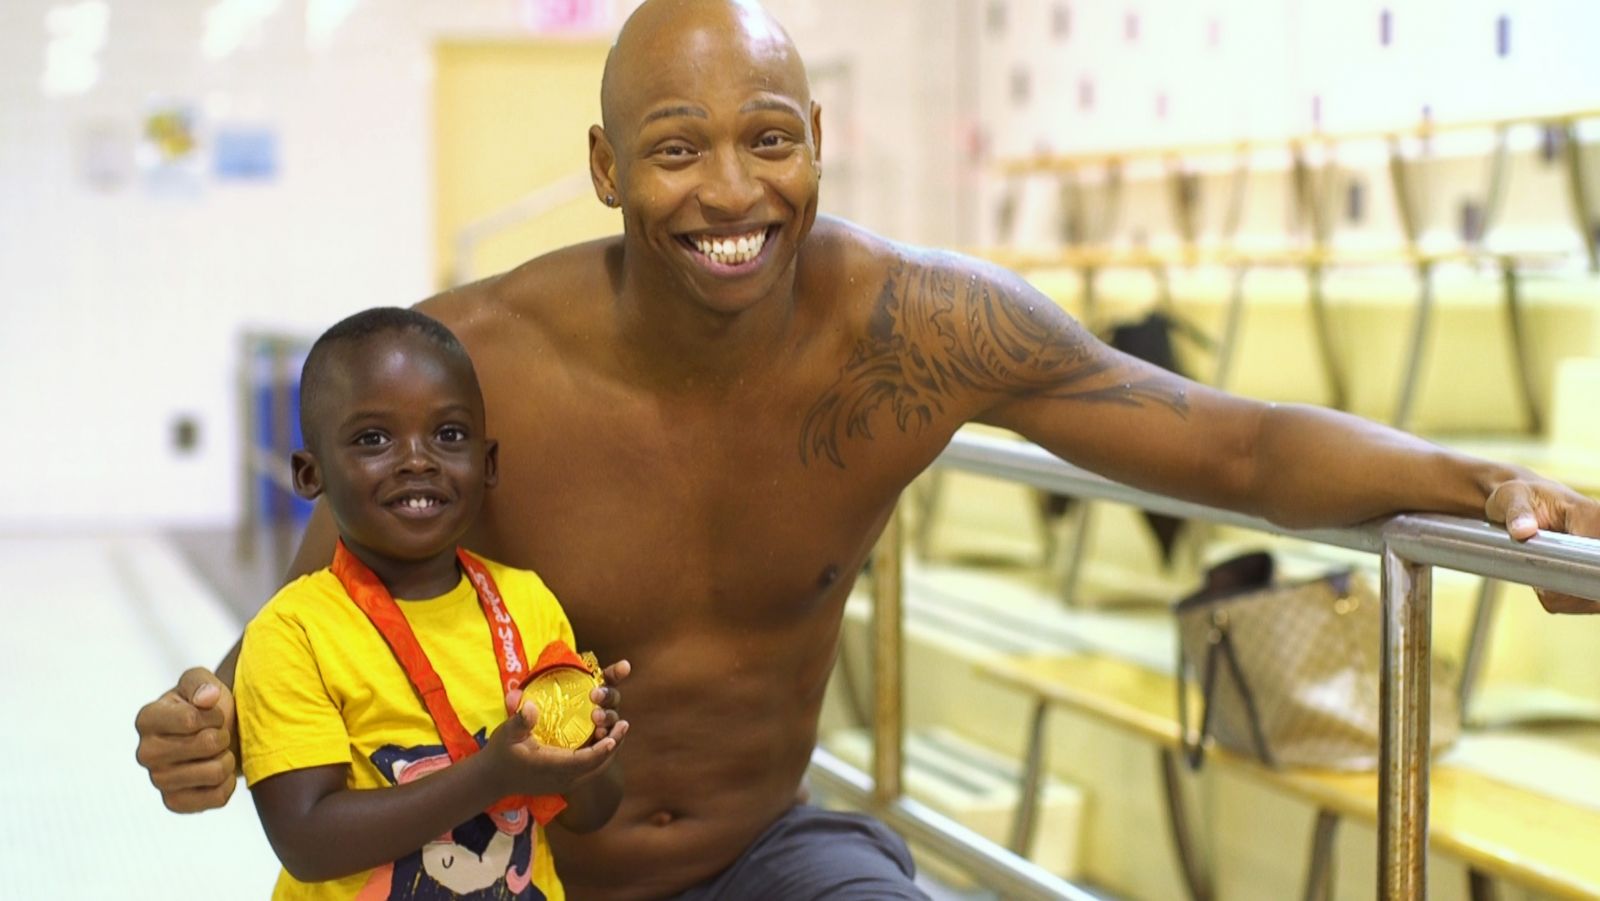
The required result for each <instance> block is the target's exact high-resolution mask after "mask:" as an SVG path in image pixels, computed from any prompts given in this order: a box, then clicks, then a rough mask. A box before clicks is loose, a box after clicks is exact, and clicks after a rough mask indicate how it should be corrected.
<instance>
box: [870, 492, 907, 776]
mask: <svg viewBox="0 0 1600 901" xmlns="http://www.w3.org/2000/svg"><path fill="white" fill-rule="evenodd" d="M903 544H904V541H903V539H902V537H901V528H900V509H899V507H896V508H895V510H894V512H893V513H891V514H889V522H888V523H887V524H885V525H884V527H883V534H882V535H880V536H878V544H877V547H876V548H874V549H873V552H872V796H873V800H874V801H876V802H877V803H878V804H885V805H886V804H888V803H889V802H890V801H893V800H894V799H896V798H898V797H900V795H901V773H902V771H903V763H902V760H903V755H904V750H905V746H904V742H905V709H904V707H903V705H902V704H901V700H902V698H901V689H902V687H903V682H902V680H903V678H904V674H905V667H904V665H903V662H902V659H901V650H902V636H901V620H902V619H903V617H902V614H901V590H902V580H901V571H900V569H901V555H902V551H903Z"/></svg>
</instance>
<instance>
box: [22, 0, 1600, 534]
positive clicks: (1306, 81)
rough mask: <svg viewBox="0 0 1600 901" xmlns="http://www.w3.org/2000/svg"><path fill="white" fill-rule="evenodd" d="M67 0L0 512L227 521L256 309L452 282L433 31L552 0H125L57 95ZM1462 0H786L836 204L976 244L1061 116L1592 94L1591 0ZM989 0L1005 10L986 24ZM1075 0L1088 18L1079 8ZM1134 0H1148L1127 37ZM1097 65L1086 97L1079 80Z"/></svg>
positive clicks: (1514, 102)
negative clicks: (1498, 2)
mask: <svg viewBox="0 0 1600 901" xmlns="http://www.w3.org/2000/svg"><path fill="white" fill-rule="evenodd" d="M75 2H77V0H4V2H0V403H3V405H4V406H3V409H4V410H5V412H6V413H7V414H9V416H8V418H9V420H10V421H11V422H13V423H17V424H19V425H20V426H21V432H20V436H21V437H20V440H13V441H9V442H6V443H5V444H4V445H3V448H4V449H3V450H0V467H3V470H0V471H4V472H5V473H6V474H7V477H6V478H5V479H4V480H3V481H0V531H8V532H26V531H33V530H37V529H41V528H43V529H82V528H86V527H90V528H104V527H115V526H120V525H133V524H172V525H175V524H217V525H221V524H227V523H230V522H231V521H233V519H234V518H235V517H236V516H237V514H238V511H239V494H240V486H239V483H238V480H239V473H238V463H237V459H238V450H239V448H238V444H239V440H238V434H239V429H240V426H239V423H238V420H237V411H236V409H235V406H236V398H235V394H236V382H235V379H236V375H235V373H236V365H237V362H238V360H237V356H238V353H237V347H238V340H239V332H240V330H241V329H242V328H245V327H252V326H254V327H264V328H271V329H286V330H295V331H301V332H306V333H314V332H315V331H317V330H318V329H320V328H321V327H323V326H325V325H326V324H327V323H329V322H331V321H332V320H334V319H335V318H337V317H338V316H340V315H342V314H344V313H347V312H349V311H352V310H355V309H358V308H361V307H366V306H371V305H375V304H382V303H395V304H405V303H410V302H413V301H415V300H417V299H420V298H422V297H424V296H427V295H428V294H430V293H432V291H433V290H434V289H435V287H436V286H435V285H433V284H431V277H430V273H431V272H434V271H436V270H435V266H434V261H433V260H432V258H431V257H432V253H433V251H432V244H431V237H430V234H431V231H430V230H431V228H432V210H431V196H432V162H431V158H430V150H429V147H430V140H431V134H430V121H429V120H430V116H429V102H430V93H429V92H430V81H429V79H430V68H431V66H430V57H431V45H432V43H433V41H434V40H435V39H437V38H439V37H441V36H450V37H463V36H508V37H514V36H517V35H521V34H525V32H524V31H523V30H522V26H521V25H520V24H519V22H518V15H519V11H520V10H521V9H523V8H525V6H526V4H529V3H534V2H537V0H450V2H448V3H445V2H436V0H384V2H378V0H356V2H353V3H352V4H351V7H352V12H351V14H350V17H349V18H348V20H347V21H345V22H344V24H343V25H342V26H341V27H340V28H339V29H338V30H337V31H336V32H334V34H333V36H332V39H331V41H330V42H329V43H328V44H327V45H326V46H322V47H316V48H312V47H308V41H307V29H306V25H305V10H306V5H307V0H279V3H278V9H277V10H276V12H274V13H272V14H271V15H270V16H269V17H268V18H267V19H266V20H265V22H264V24H263V25H262V26H261V27H260V29H259V30H258V32H257V33H254V34H253V35H251V36H250V38H249V40H247V41H246V42H245V44H244V46H242V47H241V48H240V49H239V50H238V51H237V52H235V53H233V54H232V55H230V56H228V57H227V58H226V59H224V60H221V61H209V60H207V59H206V58H204V56H203V55H202V53H201V49H200V43H201V39H202V35H203V33H204V29H205V23H206V21H207V18H206V17H207V15H208V11H209V10H211V9H213V8H214V7H215V6H216V5H217V4H218V3H219V2H223V0H163V2H161V3H145V2H138V0H108V2H107V4H106V5H107V7H108V8H109V9H110V27H109V31H108V40H107V42H106V45H105V47H104V50H103V52H101V53H100V54H99V60H100V63H101V73H100V79H99V81H98V83H97V84H96V85H95V86H94V87H93V88H92V89H91V90H89V91H88V92H87V93H84V94H81V95H75V96H66V97H47V96H46V95H45V94H44V93H43V91H42V90H41V76H42V74H43V72H44V71H45V68H46V59H47V49H46V46H47V38H48V36H49V32H48V30H47V27H46V17H47V14H48V13H49V12H50V11H51V10H52V9H55V8H58V7H65V6H72V5H73V4H74V3H75ZM227 2H233V3H239V2H240V0H227ZM337 2H338V0H336V2H335V5H337ZM634 2H635V0H615V6H616V7H617V8H618V12H619V13H620V12H621V11H623V10H626V9H628V8H631V7H632V5H633V3H634ZM256 3H257V4H261V3H266V4H267V5H269V6H270V5H271V0H256ZM1441 3H1442V0H1409V2H1408V0H1395V2H1394V3H1393V4H1391V5H1392V8H1393V16H1394V29H1395V31H1394V34H1395V46H1394V47H1393V48H1390V49H1392V50H1395V51H1396V52H1395V54H1392V55H1390V56H1389V57H1387V58H1384V57H1383V56H1382V54H1380V53H1379V52H1378V51H1375V50H1373V49H1372V48H1371V47H1365V49H1363V47H1357V46H1355V44H1357V43H1360V42H1361V41H1366V43H1368V44H1373V43H1375V41H1374V40H1373V35H1371V34H1369V33H1368V32H1374V31H1375V29H1376V24H1375V22H1376V16H1377V10H1378V9H1379V8H1380V7H1381V4H1378V3H1375V2H1363V3H1357V4H1334V3H1322V2H1312V0H1277V2H1271V3H1263V2H1254V0H1218V2H1216V3H1212V4H1209V5H1208V6H1206V7H1205V8H1204V9H1202V8H1200V7H1196V6H1194V5H1193V4H1188V3H1174V2H1156V0H1144V2H1139V3H1134V4H1127V5H1125V6H1126V9H1124V6H1118V5H1112V4H1104V3H1099V2H1091V0H871V2H865V3H863V2H859V0H855V2H847V0H772V2H771V3H770V5H771V7H772V8H773V10H774V11H775V12H776V13H777V14H778V16H779V17H780V18H781V19H782V20H783V21H784V22H785V24H786V25H787V26H788V27H789V29H790V31H791V32H792V33H793V34H794V36H795V38H796V41H797V43H798V44H799V45H800V47H801V50H802V53H803V55H804V56H805V58H806V60H807V62H808V63H809V64H810V65H811V67H812V69H813V71H814V72H816V73H817V77H816V83H817V87H816V92H817V95H818V97H819V99H821V100H822V101H823V103H824V125H825V146H824V165H825V171H826V172H827V177H826V179H825V181H824V184H823V208H824V210H825V211H830V212H836V213H840V214H843V215H846V216H849V217H851V218H854V219H857V220H858V221H861V222H862V223H864V224H866V225H868V226H869V227H872V228H875V229H878V230H880V231H882V232H884V233H885V234H887V235H890V236H892V237H895V238H900V239H903V240H908V241H913V242H918V243H926V244H935V245H943V246H956V247H969V246H972V245H974V244H977V243H980V238H983V239H992V238H993V237H994V235H993V229H992V220H993V215H992V211H993V206H994V203H993V201H994V196H995V195H994V194H993V192H992V191H991V192H990V193H987V194H983V195H980V193H979V190H978V188H979V187H980V186H982V185H983V184H984V183H985V182H993V181H994V179H992V178H990V177H988V176H987V175H986V173H987V172H989V171H990V167H992V165H993V163H994V161H995V160H996V159H998V158H999V157H1002V156H1005V155H1009V154H1014V153H1019V152H1025V151H1028V150H1032V149H1036V148H1039V147H1045V146H1048V147H1053V148H1056V149H1070V148H1088V147H1103V146H1109V145H1115V144H1119V143H1156V142H1163V141H1170V140H1179V139H1185V138H1196V137H1205V138H1215V137H1234V136H1238V135H1243V134H1256V135H1265V134H1281V133H1286V132H1287V131H1291V130H1294V129H1297V128H1300V127H1303V125H1304V121H1303V120H1304V117H1305V115H1306V112H1305V107H1306V95H1307V92H1308V91H1313V90H1318V91H1326V92H1327V97H1326V99H1325V100H1324V108H1325V124H1326V125H1327V126H1328V127H1329V128H1334V127H1347V126H1354V125H1356V124H1370V123H1366V122H1364V121H1362V122H1358V121H1357V120H1358V119H1360V118H1361V117H1362V116H1372V115H1376V114H1377V113H1376V112H1374V111H1382V110H1386V109H1388V108H1389V106H1394V105H1395V104H1399V105H1400V106H1404V107H1406V108H1408V109H1409V108H1410V107H1413V106H1415V105H1416V104H1417V102H1418V101H1419V100H1424V101H1425V102H1430V103H1433V104H1434V107H1435V110H1436V113H1437V115H1438V116H1440V117H1441V118H1442V117H1445V116H1447V115H1448V116H1452V117H1455V116H1458V115H1483V114H1503V113H1513V112H1523V111H1526V110H1528V109H1531V108H1537V109H1551V108H1562V107H1570V106H1575V105H1583V104H1582V103H1580V101H1584V100H1586V99H1587V105H1589V106H1596V105H1600V98H1597V97H1596V96H1595V93H1596V90H1597V89H1596V85H1600V70H1597V66H1600V64H1597V63H1595V62H1594V60H1593V57H1592V56H1586V55H1583V54H1582V53H1581V52H1580V51H1581V50H1582V44H1581V41H1580V37H1579V35H1580V34H1581V33H1584V32H1585V31H1586V30H1587V32H1589V33H1592V32H1594V31H1595V30H1596V29H1600V13H1597V10H1600V7H1596V6H1595V5H1594V4H1590V3H1587V2H1584V0H1539V2H1536V3H1529V4H1519V5H1517V8H1516V9H1515V10H1514V11H1513V12H1512V16H1513V20H1514V21H1513V30H1512V54H1511V56H1510V57H1508V58H1506V59H1499V58H1497V57H1494V56H1493V54H1492V52H1491V51H1492V40H1491V36H1492V19H1493V18H1494V16H1496V15H1498V14H1499V8H1498V7H1496V6H1495V4H1493V3H1490V2H1489V0H1473V2H1470V3H1465V4H1456V5H1452V6H1451V7H1450V15H1446V14H1445V9H1444V8H1443V7H1442V6H1441V5H1440V4H1441ZM241 5H245V6H248V5H249V4H248V3H244V4H241ZM997 6H1000V7H1004V8H1005V13H1004V15H1005V18H1006V20H1007V25H1006V27H1005V28H1002V29H999V30H996V29H992V28H990V27H988V26H987V24H986V22H987V18H988V16H989V15H990V11H991V9H993V8H995V7H997ZM1058 8H1061V9H1065V10H1066V15H1067V17H1068V20H1069V28H1068V31H1067V33H1066V34H1065V35H1064V36H1061V37H1058V36H1056V35H1055V33H1054V29H1053V28H1052V25H1053V17H1054V16H1055V15H1056V10H1057V9H1058ZM1128 11H1133V12H1137V13H1138V14H1139V17H1140V26H1139V31H1140V36H1139V38H1138V39H1137V40H1136V41H1132V42H1129V41H1127V40H1126V39H1125V37H1123V35H1124V34H1125V31H1126V22H1125V15H1126V13H1127V12H1128ZM1212 20H1216V21H1217V22H1218V23H1219V26H1218V27H1219V28H1220V38H1219V42H1218V46H1216V47H1213V46H1211V45H1210V43H1209V38H1208V34H1209V30H1210V28H1211V25H1210V22H1211V21H1212ZM1441 22H1442V23H1445V24H1446V25H1447V26H1448V27H1443V26H1439V25H1438V23H1441ZM1422 23H1428V24H1427V26H1426V28H1424V26H1423V24H1422ZM1339 35H1346V36H1345V37H1343V38H1340V37H1339ZM1342 42H1343V43H1342ZM1347 43H1348V44H1349V46H1348V47H1347V46H1346V44H1347ZM1428 48H1433V49H1431V50H1430V49H1428ZM1438 48H1446V50H1449V53H1445V50H1439V49H1438ZM1449 48H1455V49H1453V50H1450V49H1449ZM1436 51H1437V52H1436ZM1438 53H1445V56H1443V57H1441V56H1438ZM1450 54H1454V55H1450ZM1369 57H1371V58H1369ZM1374 59H1376V60H1379V61H1380V62H1384V65H1382V66H1376V67H1374V64H1373V61H1374ZM1440 59H1443V60H1445V62H1446V63H1448V65H1446V64H1445V63H1440V62H1438V60H1440ZM1396 60H1399V62H1396ZM1418 61H1421V62H1418ZM1017 71H1026V72H1027V73H1028V75H1027V77H1028V78H1029V79H1030V81H1031V91H1030V92H1029V97H1028V99H1026V100H1025V101H1021V102H1018V101H1016V100H1014V99H1012V98H1011V97H1010V96H1009V83H1010V80H1011V79H1012V78H1013V77H1014V73H1015V72H1017ZM1463 73H1465V74H1463ZM1547 73H1548V74H1547ZM1085 78H1089V79H1092V80H1093V81H1094V83H1095V89H1094V90H1095V102H1094V104H1093V106H1092V109H1090V110H1082V109H1079V107H1078V104H1077V99H1076V98H1077V92H1078V83H1079V81H1081V80H1083V79H1085ZM1435 88H1437V91H1435V90H1434V89H1435ZM1160 93H1166V94H1167V95H1168V100H1167V108H1168V113H1167V115H1166V116H1165V117H1160V116H1158V115H1157V114H1156V111H1155V105H1154V104H1155V99H1154V98H1155V97H1156V96H1157V95H1158V94H1160ZM1435 93H1436V94H1437V96H1434V95H1435ZM1396 98H1398V99H1396ZM161 101H174V102H179V103H183V104H187V105H189V106H190V107H192V108H193V109H195V110H196V111H198V112H199V113H200V122H201V138H202V140H204V138H205V137H206V134H207V133H208V131H209V130H212V129H214V128H216V127H218V126H239V125H247V126H262V127H265V128H267V129H270V130H272V131H273V132H275V133H276V134H277V136H278V138H279V141H280V168H279V173H278V175H277V178H276V180H275V181H273V182H271V183H270V184H251V183H229V182H222V181H219V180H217V179H216V178H213V177H211V176H210V175H204V176H202V177H201V178H200V179H199V190H198V192H197V193H195V194H193V195H191V196H167V195H163V194H161V193H160V192H156V191H152V190H151V189H150V187H149V185H148V184H147V182H146V179H145V177H144V176H143V174H142V173H141V172H140V171H139V170H138V168H137V166H136V165H135V164H134V162H133V159H132V155H133V152H134V148H135V146H136V144H137V140H138V130H139V128H140V126H141V122H142V120H143V118H144V116H145V115H146V114H147V113H148V112H149V111H150V110H151V109H152V108H153V105H155V104H157V103H158V102H161ZM1391 101H1392V102H1391ZM1386 103H1387V104H1389V106H1385V105H1384V104H1386ZM1400 106H1395V109H1396V110H1398V109H1400ZM1297 117H1298V118H1297ZM1531 138H1532V136H1531V135H1530V136H1528V137H1527V138H1525V140H1531ZM91 146H94V147H98V148H99V150H100V153H101V156H99V157H97V159H99V160H100V163H99V165H98V166H97V167H95V168H96V171H104V170H109V171H110V172H111V173H113V174H115V173H116V172H117V171H119V170H120V171H121V172H122V173H123V179H122V181H121V183H120V184H118V185H117V186H115V187H112V188H110V189H97V188H93V187H91V186H90V185H89V184H88V183H87V179H86V175H85V171H86V168H89V167H86V164H85V162H84V153H85V149H86V148H88V147H91ZM205 156H206V154H205V152H204V149H202V152H201V157H202V159H204V158H205ZM1544 177H1545V178H1546V179H1547V181H1549V182H1550V183H1551V184H1555V183H1558V182H1557V181H1556V180H1553V179H1551V178H1550V177H1549V176H1548V174H1547V175H1546V176H1544ZM1377 187H1378V186H1377V185H1375V186H1374V188H1375V189H1376V188H1377ZM1514 187H1515V186H1514ZM1046 193H1049V192H1046ZM1372 193H1373V195H1374V197H1375V198H1376V196H1377V195H1378V194H1379V193H1380V192H1379V191H1378V190H1374V191H1373V192H1372ZM1159 196H1160V195H1159V193H1157V194H1156V195H1155V198H1156V199H1157V203H1159ZM1262 196H1265V195H1262ZM1549 196H1552V197H1554V196H1555V195H1554V193H1553V192H1551V193H1550V195H1549ZM511 199H512V198H509V197H508V198H507V200H508V201H509V200H511ZM1445 199H1446V200H1447V201H1448V200H1449V199H1450V196H1446V197H1445ZM1517 203H1524V201H1523V200H1521V199H1517V200H1514V202H1513V206H1514V205H1515V204H1517ZM1536 206H1537V205H1536ZM1516 209H1520V208H1516ZM1513 211H1514V210H1511V211H1508V215H1509V213H1510V212H1513ZM1523 212H1524V213H1525V214H1526V215H1527V216H1529V217H1532V218H1534V219H1538V218H1540V217H1544V216H1545V215H1546V213H1547V212H1548V211H1547V209H1546V208H1545V206H1537V208H1535V209H1532V210H1524V211H1523ZM1268 213H1269V214H1271V213H1272V210H1270V209H1269V210H1268ZM1269 218H1270V216H1269ZM180 417H190V418H192V419H194V420H195V421H196V422H197V423H198V425H199V427H200V441H199V445H198V447H196V448H195V449H194V450H192V451H190V452H187V453H179V452H177V451H175V450H174V448H173V440H172V432H173V424H174V421H175V420H177V419H178V418H180Z"/></svg>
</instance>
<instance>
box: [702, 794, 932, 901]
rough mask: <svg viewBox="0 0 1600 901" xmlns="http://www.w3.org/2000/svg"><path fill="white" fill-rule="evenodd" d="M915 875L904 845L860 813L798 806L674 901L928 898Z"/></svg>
mask: <svg viewBox="0 0 1600 901" xmlns="http://www.w3.org/2000/svg"><path fill="white" fill-rule="evenodd" d="M915 874H916V866H915V865H914V864H913V863H912V862H911V851H910V849H908V848H907V847H906V843H905V840H904V839H902V838H901V837H900V836H899V835H897V834H896V833H895V832H894V831H893V830H891V829H890V828H889V827H888V826H885V825H883V824H882V823H880V822H878V821H877V820H875V819H873V818H872V817H869V816H865V815H862V814H859V813H840V812H837V811H832V810H824V809H822V808H820V807H813V806H811V805H809V804H799V805H796V806H794V807H792V808H790V809H789V812H788V813H785V814H784V815H783V816H781V817H778V819H777V821H776V822H774V823H773V824H772V825H771V826H768V827H767V831H765V832H763V833H761V836H760V837H759V838H757V839H756V840H755V841H754V842H753V843H752V844H751V845H750V847H748V848H746V849H745V851H744V853H743V854H741V855H739V859H738V860H736V861H734V862H733V865H732V866H730V867H728V868H727V869H726V870H723V871H722V872H721V873H719V874H717V875H716V876H714V877H712V878H711V879H710V880H708V881H706V882H703V883H701V884H700V885H697V886H695V887H694V888H692V889H689V890H688V891H686V892H684V893H683V894H681V895H678V896H676V901H746V899H761V901H813V899H830V901H831V899H838V901H855V899H860V901H885V899H917V901H927V898H928V896H927V895H926V894H925V893H924V892H923V891H922V889H920V888H917V887H916V885H914V884H913V883H912V877H913V876H915Z"/></svg>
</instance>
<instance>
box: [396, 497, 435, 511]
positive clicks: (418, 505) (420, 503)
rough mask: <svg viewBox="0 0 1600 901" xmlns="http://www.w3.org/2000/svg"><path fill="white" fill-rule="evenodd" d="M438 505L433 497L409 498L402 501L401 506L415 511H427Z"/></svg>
mask: <svg viewBox="0 0 1600 901" xmlns="http://www.w3.org/2000/svg"><path fill="white" fill-rule="evenodd" d="M438 505H439V502H438V501H436V500H434V499H433V498H431V497H407V498H402V499H401V500H400V506H402V507H410V508H411V509H413V510H426V509H428V508H429V507H436V506H438Z"/></svg>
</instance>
